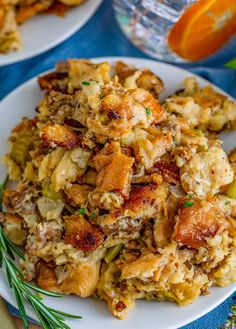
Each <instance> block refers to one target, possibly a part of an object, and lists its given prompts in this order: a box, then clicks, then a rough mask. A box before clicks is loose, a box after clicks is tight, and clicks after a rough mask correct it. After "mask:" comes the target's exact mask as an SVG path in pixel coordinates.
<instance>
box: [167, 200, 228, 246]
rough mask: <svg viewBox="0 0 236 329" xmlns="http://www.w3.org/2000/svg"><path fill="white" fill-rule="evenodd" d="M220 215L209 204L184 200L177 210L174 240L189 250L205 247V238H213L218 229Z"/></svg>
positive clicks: (212, 205) (211, 203)
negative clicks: (189, 248)
mask: <svg viewBox="0 0 236 329" xmlns="http://www.w3.org/2000/svg"><path fill="white" fill-rule="evenodd" d="M221 216H222V214H221V212H220V210H219V209H218V208H217V207H216V206H215V204H214V201H213V200H212V201H211V202H210V201H209V202H207V201H203V200H199V199H196V198H184V199H182V200H181V202H180V204H179V209H178V219H177V224H176V227H175V234H174V237H173V238H174V240H175V241H177V242H179V243H181V244H183V245H187V246H189V247H191V248H199V247H204V246H207V240H206V239H207V238H210V237H214V236H215V235H216V233H217V231H218V229H219V227H220V223H221V220H222V218H221Z"/></svg>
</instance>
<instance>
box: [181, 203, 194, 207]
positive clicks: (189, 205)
mask: <svg viewBox="0 0 236 329" xmlns="http://www.w3.org/2000/svg"><path fill="white" fill-rule="evenodd" d="M193 205H194V202H192V201H185V202H184V204H183V205H182V208H187V207H191V206H193Z"/></svg>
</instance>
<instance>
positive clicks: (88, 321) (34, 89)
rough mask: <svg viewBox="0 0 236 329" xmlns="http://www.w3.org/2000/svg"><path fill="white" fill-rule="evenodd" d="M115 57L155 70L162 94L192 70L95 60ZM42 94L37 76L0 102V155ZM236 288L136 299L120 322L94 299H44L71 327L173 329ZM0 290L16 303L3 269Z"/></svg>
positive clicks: (228, 143) (230, 140) (228, 140)
mask: <svg viewBox="0 0 236 329" xmlns="http://www.w3.org/2000/svg"><path fill="white" fill-rule="evenodd" d="M118 59H121V60H124V61H125V62H126V63H132V64H134V65H136V66H137V67H148V68H150V69H151V70H152V71H154V72H155V73H157V74H158V75H159V76H160V77H161V78H162V79H163V80H164V83H165V87H166V90H165V94H164V95H163V96H164V97H166V96H167V95H170V94H172V93H173V92H175V91H176V90H178V89H179V88H180V84H181V82H182V80H183V79H184V78H186V77H188V76H193V74H192V73H190V72H187V71H185V70H182V69H179V68H177V67H174V66H171V65H168V64H163V63H158V62H155V61H152V60H146V59H137V58H115V57H113V58H99V59H96V61H102V60H107V61H109V62H111V63H112V62H114V61H116V60H118ZM198 81H199V83H200V84H201V85H202V86H204V85H206V84H208V82H207V81H206V80H204V79H202V78H200V77H198ZM41 97H42V92H41V91H40V90H39V88H38V86H37V82H36V78H34V79H32V80H30V81H28V82H26V83H25V84H23V85H22V86H20V87H19V88H17V89H16V90H15V91H13V92H12V93H11V94H9V95H8V96H7V97H6V98H5V99H4V100H3V101H2V103H1V104H0V117H1V122H0V132H1V139H0V157H2V156H3V154H4V153H5V152H6V151H7V138H8V136H9V135H10V131H11V129H12V128H13V127H14V126H15V125H16V124H17V123H18V122H19V120H20V119H21V117H22V116H29V117H32V116H34V115H35V112H34V108H35V107H36V106H37V105H38V103H39V101H40V98H41ZM235 141H236V133H230V134H226V135H225V136H224V147H225V149H226V150H230V149H232V148H233V147H234V146H235ZM5 174H6V171H5V169H3V167H1V166H0V181H2V180H3V178H4V177H5ZM235 288H236V284H234V285H231V286H229V287H227V288H213V289H211V294H210V295H208V296H204V297H200V298H199V299H198V300H197V301H196V302H195V303H193V304H192V305H189V306H185V307H178V306H176V304H174V303H169V302H147V301H138V302H137V306H136V308H135V310H134V311H132V312H131V313H130V315H129V317H128V318H127V319H126V320H123V321H119V320H117V319H115V318H114V317H113V316H112V315H111V313H110V312H109V311H108V308H107V305H106V303H105V302H102V301H100V300H95V299H93V298H91V299H81V298H79V297H72V296H69V297H68V296H67V297H64V298H63V300H61V299H60V300H58V299H55V298H53V299H52V298H46V299H45V300H46V302H47V303H48V304H49V305H50V306H53V307H55V308H58V309H61V310H63V311H67V312H71V313H75V314H79V315H82V316H83V319H82V320H77V321H74V320H73V321H68V324H69V325H70V327H71V329H91V328H96V329H111V328H112V329H130V328H135V329H143V328H148V329H154V328H155V329H176V328H179V327H181V326H183V325H185V324H187V323H189V322H191V321H193V320H195V319H197V318H199V317H200V316H202V315H204V314H206V313H207V312H209V311H211V310H212V309H213V308H214V307H216V306H217V305H219V304H220V303H221V302H223V301H224V300H225V299H226V298H227V297H228V296H229V295H231V294H232V293H233V292H234V291H235ZM0 293H1V295H2V296H3V297H4V298H5V299H6V300H7V301H9V302H10V303H11V304H13V305H16V303H15V300H14V297H13V295H12V293H11V291H10V289H9V287H8V285H7V283H6V281H5V278H4V275H3V273H2V272H0ZM27 314H28V315H29V316H31V317H33V318H34V319H35V315H34V313H33V312H32V310H31V309H30V308H27Z"/></svg>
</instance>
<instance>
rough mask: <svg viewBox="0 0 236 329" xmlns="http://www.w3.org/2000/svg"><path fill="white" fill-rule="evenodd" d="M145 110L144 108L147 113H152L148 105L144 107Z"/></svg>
mask: <svg viewBox="0 0 236 329" xmlns="http://www.w3.org/2000/svg"><path fill="white" fill-rule="evenodd" d="M145 110H146V113H147V114H148V115H150V114H151V113H152V112H151V110H150V108H149V107H146V108H145Z"/></svg>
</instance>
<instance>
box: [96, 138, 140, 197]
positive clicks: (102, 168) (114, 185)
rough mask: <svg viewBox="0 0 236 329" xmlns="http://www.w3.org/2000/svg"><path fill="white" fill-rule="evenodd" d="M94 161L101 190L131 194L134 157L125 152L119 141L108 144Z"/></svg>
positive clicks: (98, 185)
mask: <svg viewBox="0 0 236 329" xmlns="http://www.w3.org/2000/svg"><path fill="white" fill-rule="evenodd" d="M93 162H94V165H95V168H96V169H97V171H98V175H97V187H98V188H99V189H100V190H102V191H114V190H117V191H120V192H121V193H122V194H123V195H126V196H127V195H128V194H129V188H130V182H131V175H132V166H133V163H134V158H132V157H129V156H127V155H125V154H123V153H122V150H121V148H120V144H119V143H116V142H112V143H111V144H107V145H106V146H105V147H104V148H103V149H102V150H101V151H100V152H99V153H98V154H97V155H96V156H95V157H94V158H93Z"/></svg>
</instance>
